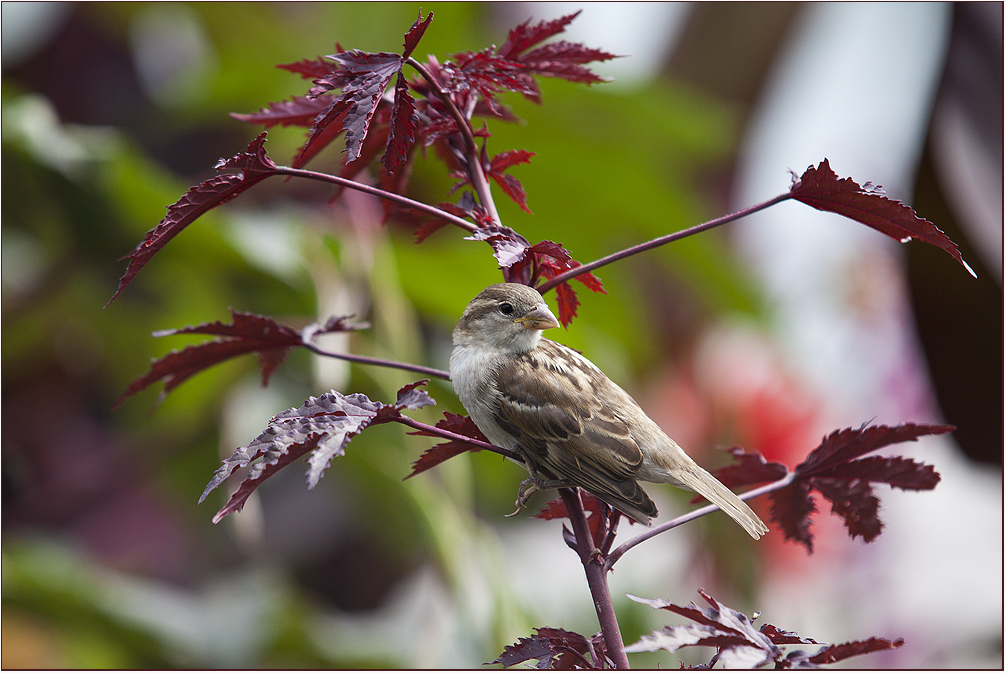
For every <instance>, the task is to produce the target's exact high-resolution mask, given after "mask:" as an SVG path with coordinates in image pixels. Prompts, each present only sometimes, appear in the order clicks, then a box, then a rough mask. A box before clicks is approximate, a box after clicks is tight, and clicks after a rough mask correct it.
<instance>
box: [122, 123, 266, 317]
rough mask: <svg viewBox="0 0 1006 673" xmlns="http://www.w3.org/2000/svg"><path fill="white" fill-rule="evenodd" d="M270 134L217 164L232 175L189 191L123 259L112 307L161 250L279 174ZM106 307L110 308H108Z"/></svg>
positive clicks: (221, 176) (228, 174) (213, 178)
mask: <svg viewBox="0 0 1006 673" xmlns="http://www.w3.org/2000/svg"><path fill="white" fill-rule="evenodd" d="M265 139H266V134H265V133H264V132H263V133H260V134H259V135H258V137H257V138H255V140H253V141H252V142H251V143H250V144H249V145H248V149H247V150H245V151H244V152H241V153H239V154H236V155H234V156H233V157H231V158H230V159H226V160H224V159H221V160H220V161H219V162H217V165H216V169H217V170H218V171H228V173H227V174H225V175H217V176H215V177H212V178H210V179H208V180H204V181H202V182H200V183H199V184H198V185H196V186H195V187H192V188H191V189H189V190H188V191H187V192H185V194H183V195H182V197H181V198H180V199H178V200H177V201H176V202H175V203H173V204H171V205H170V206H168V212H167V214H166V215H165V216H164V219H162V220H161V221H160V222H159V223H158V224H157V226H156V227H154V228H153V229H151V230H150V231H148V232H147V234H146V235H145V236H144V237H143V240H142V241H140V243H139V245H137V246H136V249H135V250H133V251H132V252H130V253H128V254H126V255H123V256H122V257H121V258H120V261H121V260H123V259H128V260H129V264H128V265H127V267H126V273H125V274H123V276H122V278H121V279H120V280H119V287H118V289H116V291H115V294H113V295H112V298H111V299H109V300H108V304H111V303H112V302H113V301H115V298H116V297H118V296H119V294H120V293H121V292H122V291H123V290H124V289H126V286H127V285H129V284H130V283H131V282H132V281H133V279H134V278H136V275H137V274H138V273H140V270H141V269H143V267H144V266H146V264H147V262H149V261H150V260H151V259H152V258H153V256H154V255H156V254H157V253H158V252H159V251H160V250H161V248H163V247H164V246H165V245H167V244H168V241H170V240H171V239H172V238H174V237H175V236H177V235H178V234H179V233H181V231H182V230H183V229H185V227H187V226H189V225H190V224H191V223H192V222H194V221H195V220H196V219H197V218H199V217H200V216H201V215H204V214H205V213H207V212H209V211H210V210H213V209H214V208H216V207H218V206H222V205H223V204H225V203H227V202H228V201H230V200H231V199H233V198H234V197H235V196H237V195H238V194H241V193H242V192H244V191H245V190H246V189H248V188H250V187H252V186H253V185H256V184H258V183H259V182H261V181H262V180H264V179H266V178H268V177H269V176H271V175H274V174H275V169H276V164H274V163H273V162H272V159H270V158H269V157H268V156H267V155H266V152H265ZM108 304H106V306H107V305H108Z"/></svg>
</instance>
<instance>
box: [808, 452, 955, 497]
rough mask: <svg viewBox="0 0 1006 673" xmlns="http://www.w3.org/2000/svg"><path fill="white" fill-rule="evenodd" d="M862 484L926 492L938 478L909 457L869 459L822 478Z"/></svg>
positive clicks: (834, 469)
mask: <svg viewBox="0 0 1006 673" xmlns="http://www.w3.org/2000/svg"><path fill="white" fill-rule="evenodd" d="M825 475H826V476H828V477H841V478H844V479H862V480H863V481H872V482H883V483H885V484H889V485H891V486H894V487H896V488H900V489H903V490H906V491H908V490H911V491H929V490H932V489H934V488H936V485H937V484H938V483H940V475H939V474H938V473H937V472H936V470H935V468H933V466H932V465H926V464H925V463H918V462H916V461H914V460H912V459H911V458H904V457H902V456H894V457H892V458H885V457H883V456H869V457H867V458H861V459H860V460H854V461H852V462H850V463H845V464H844V465H836V466H835V467H833V468H831V469H829V470H826V471H825V472H823V473H822V476H825Z"/></svg>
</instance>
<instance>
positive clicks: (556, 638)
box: [487, 626, 614, 671]
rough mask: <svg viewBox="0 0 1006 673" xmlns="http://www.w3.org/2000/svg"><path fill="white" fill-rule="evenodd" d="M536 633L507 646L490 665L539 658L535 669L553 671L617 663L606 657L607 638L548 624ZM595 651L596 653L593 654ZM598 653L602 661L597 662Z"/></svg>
mask: <svg viewBox="0 0 1006 673" xmlns="http://www.w3.org/2000/svg"><path fill="white" fill-rule="evenodd" d="M535 631H536V633H535V634H534V635H532V636H529V637H526V638H520V639H519V640H518V641H517V642H516V643H514V644H513V645H507V646H506V647H505V648H504V649H503V653H502V654H501V655H500V656H499V657H498V658H497V659H495V660H493V661H490V662H487V665H488V664H503V666H504V667H506V668H509V667H510V666H516V665H517V664H520V663H523V662H525V661H530V660H531V659H536V660H537V661H538V665H537V666H536V668H547V669H552V670H566V671H568V670H585V669H600V668H613V667H614V663H613V662H612V661H611V659H610V658H608V656H607V652H606V651H605V646H604V639H603V638H602V637H601V636H600V634H597V635H595V636H593V637H592V638H591V639H590V640H589V641H588V640H587V638H585V637H584V636H582V635H580V634H579V633H574V632H572V631H567V630H565V629H557V628H552V627H549V626H544V627H536V628H535ZM591 651H593V655H592V654H591ZM593 656H597V657H598V658H600V659H601V661H594V660H593Z"/></svg>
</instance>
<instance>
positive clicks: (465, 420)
mask: <svg viewBox="0 0 1006 673" xmlns="http://www.w3.org/2000/svg"><path fill="white" fill-rule="evenodd" d="M437 427H438V428H440V429H441V430H447V431H449V432H453V433H455V434H457V435H463V436H465V437H471V438H472V439H477V440H478V441H480V442H486V443H487V444H489V443H491V442H489V440H488V439H486V436H485V435H483V434H482V431H481V430H479V429H478V426H476V425H475V423H474V422H473V421H472V419H471V418H469V417H468V416H461V415H460V414H452V413H451V412H449V411H445V412H444V418H442V419H441V420H440V421H438V422H437ZM409 434H410V435H420V436H424V437H436V436H437V435H434V434H432V433H429V432H424V431H422V430H418V431H416V432H410V433H409ZM481 450H482V449H480V448H479V447H477V446H472V445H471V444H465V443H463V442H458V441H455V440H453V439H452V440H449V441H446V442H442V443H440V444H436V445H434V446H433V447H431V448H429V449H427V450H426V451H425V452H423V455H421V456H420V457H419V460H417V461H416V462H414V463H413V464H412V472H410V473H409V474H408V476H406V477H405V479H408V478H409V477H414V476H416V475H417V474H419V473H420V472H425V471H426V470H428V469H430V468H431V467H436V466H437V465H439V464H440V463H442V462H444V461H445V460H449V459H451V458H453V457H454V456H458V455H461V454H462V453H466V452H468V451H481ZM403 481H404V479H403Z"/></svg>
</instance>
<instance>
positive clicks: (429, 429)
mask: <svg viewBox="0 0 1006 673" xmlns="http://www.w3.org/2000/svg"><path fill="white" fill-rule="evenodd" d="M395 420H396V421H397V422H399V423H401V424H402V425H407V426H409V427H410V428H415V429H416V430H421V431H423V432H424V433H427V434H429V435H435V436H437V437H443V438H444V439H450V440H452V441H455V442H462V443H464V444H470V445H471V446H474V447H476V448H479V449H482V450H484V451H492V452H493V453H498V454H499V455H501V456H503V457H504V458H509V459H511V460H514V461H516V462H518V463H520V464H521V465H523V464H524V458H523V457H521V455H520V454H519V453H517V452H515V451H511V450H510V449H504V448H503V447H502V446H496V445H495V444H490V443H488V442H483V441H480V440H478V439H475V438H473V437H468V436H466V435H459V434H458V433H456V432H451V431H450V430H444V429H443V428H438V427H437V426H435V425H427V424H426V423H423V422H421V421H417V420H416V419H414V418H409V417H408V416H398V417H396V418H395Z"/></svg>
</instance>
